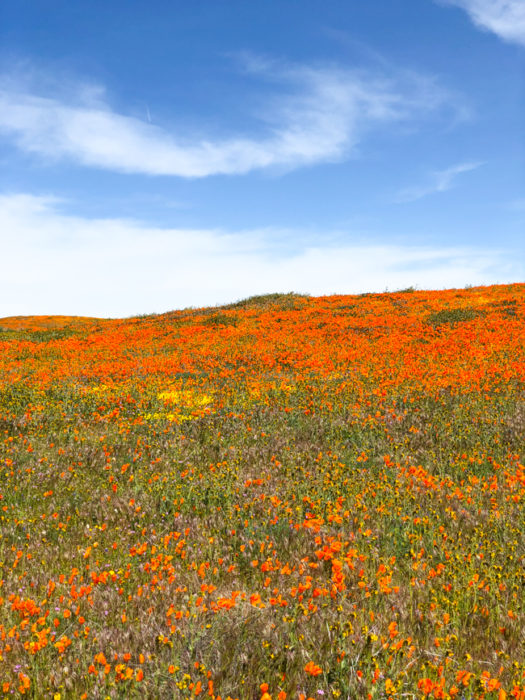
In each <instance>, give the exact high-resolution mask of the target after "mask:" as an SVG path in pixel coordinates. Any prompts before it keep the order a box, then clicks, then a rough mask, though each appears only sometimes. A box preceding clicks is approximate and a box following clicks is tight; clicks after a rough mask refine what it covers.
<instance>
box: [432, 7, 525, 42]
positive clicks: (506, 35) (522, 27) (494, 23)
mask: <svg viewBox="0 0 525 700" xmlns="http://www.w3.org/2000/svg"><path fill="white" fill-rule="evenodd" d="M445 2H446V3H447V4H449V5H456V6H457V7H461V8H462V9H463V10H465V11H466V12H468V14H469V15H470V18H471V20H472V21H473V22H474V24H476V25H477V26H478V27H481V28H482V29H485V30H488V31H490V32H493V33H494V34H497V35H498V36H499V37H500V38H501V39H503V40H505V41H510V42H514V43H517V44H521V45H522V46H525V2H524V0H445Z"/></svg>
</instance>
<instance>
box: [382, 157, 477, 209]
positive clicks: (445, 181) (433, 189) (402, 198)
mask: <svg viewBox="0 0 525 700" xmlns="http://www.w3.org/2000/svg"><path fill="white" fill-rule="evenodd" d="M480 165H483V163H479V162H478V163H459V164H458V165H453V166H452V167H450V168H446V169H445V170H436V171H434V172H433V173H431V177H430V182H429V183H428V184H425V185H421V186H416V187H407V188H406V189H403V190H401V191H400V192H398V194H397V196H396V197H395V200H394V201H396V202H398V203H400V202H414V201H416V200H417V199H422V198H423V197H426V196H427V195H429V194H436V193H437V192H446V191H447V190H449V189H451V187H452V186H453V183H454V180H455V178H456V177H457V176H458V175H461V174H462V173H468V172H470V171H471V170H475V169H476V168H479V167H480Z"/></svg>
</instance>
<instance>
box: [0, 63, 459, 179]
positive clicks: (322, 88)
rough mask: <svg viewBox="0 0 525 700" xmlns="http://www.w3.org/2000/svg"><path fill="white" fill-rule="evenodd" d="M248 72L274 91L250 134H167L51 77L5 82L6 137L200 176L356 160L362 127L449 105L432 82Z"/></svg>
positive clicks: (267, 67)
mask: <svg viewBox="0 0 525 700" xmlns="http://www.w3.org/2000/svg"><path fill="white" fill-rule="evenodd" d="M247 70H248V71H249V72H250V73H252V74H256V75H257V76H258V78H259V79H261V78H262V80H265V81H266V82H268V81H270V82H272V83H274V85H275V84H277V90H276V91H275V92H274V93H272V95H271V96H266V97H265V103H266V107H265V108H264V109H262V110H261V111H260V113H259V114H258V115H257V118H258V126H257V128H256V131H257V133H255V134H254V135H252V136H239V135H233V136H228V137H224V138H222V139H221V138H218V137H216V136H213V137H211V136H206V135H204V136H203V135H195V133H193V132H191V131H189V130H188V129H184V128H182V127H178V128H175V129H172V130H169V131H168V130H166V129H165V128H161V127H160V126H158V125H155V124H152V123H150V121H149V119H148V120H147V121H143V120H140V119H137V118H136V117H132V116H126V115H125V114H121V113H118V112H116V111H114V110H113V109H112V108H111V106H110V105H109V103H108V102H107V100H106V99H105V98H104V91H103V89H102V88H97V86H89V85H87V86H86V85H80V86H78V87H77V88H76V90H74V91H73V93H72V94H71V91H70V94H68V95H67V96H64V95H63V94H62V95H57V94H56V91H55V94H53V91H52V90H50V88H49V84H50V83H49V79H48V78H47V79H46V80H43V81H40V82H41V83H42V84H44V85H45V86H46V90H45V94H42V92H41V91H39V90H37V89H34V88H32V87H31V86H27V85H25V84H24V80H18V81H15V80H13V78H12V77H10V78H7V77H4V78H0V135H3V136H4V138H6V139H8V140H10V141H12V142H14V143H15V144H16V146H17V147H18V148H20V149H21V150H22V151H25V152H27V153H31V154H37V155H38V156H40V157H43V158H45V159H47V160H51V161H56V160H60V159H67V160H69V161H72V162H74V163H77V164H80V165H84V166H92V167H99V168H106V169H110V170H116V171H119V172H126V173H144V174H148V175H176V176H181V177H188V178H194V177H205V176H208V175H215V174H242V173H247V172H249V171H252V170H257V169H263V168H270V167H276V166H278V167H284V168H290V169H291V168H297V167H300V166H304V165H309V164H313V163H319V162H326V161H335V160H338V159H341V158H343V157H345V156H347V155H348V154H349V153H351V151H352V149H353V148H354V147H355V145H356V144H357V142H358V141H359V140H360V139H361V138H362V136H363V133H364V132H365V131H366V130H368V129H370V128H373V127H377V126H378V125H380V124H384V123H391V122H394V121H402V120H414V119H417V118H420V117H421V116H422V115H423V114H425V113H428V112H433V111H435V110H437V109H439V108H440V107H443V106H444V105H447V104H449V103H450V102H452V101H453V100H452V97H451V96H450V95H448V94H446V93H445V91H444V90H442V89H441V88H440V87H439V86H437V85H436V83H435V82H434V81H433V80H432V79H428V78H424V77H422V76H417V75H414V74H412V75H409V74H407V73H404V74H402V75H401V74H400V75H397V76H390V77H385V76H378V75H371V74H366V75H365V74H362V73H358V72H353V71H349V70H343V69H339V68H335V67H326V66H325V67H305V66H283V65H277V64H265V63H264V62H259V63H257V62H256V61H253V60H252V62H251V64H249V65H247ZM17 82H18V84H15V83H17Z"/></svg>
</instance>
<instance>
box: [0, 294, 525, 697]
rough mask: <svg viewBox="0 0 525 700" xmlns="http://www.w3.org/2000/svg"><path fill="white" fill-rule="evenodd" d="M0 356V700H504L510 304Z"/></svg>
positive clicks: (515, 306) (26, 349)
mask: <svg viewBox="0 0 525 700" xmlns="http://www.w3.org/2000/svg"><path fill="white" fill-rule="evenodd" d="M0 351H1V355H0V445H1V447H0V450H1V452H0V514H1V520H0V536H1V539H0V690H1V691H2V692H3V696H7V697H19V696H21V695H24V696H25V697H30V698H55V699H57V698H58V699H60V700H63V699H64V698H71V699H77V698H126V699H127V698H195V697H201V698H215V700H219V699H220V700H227V699H228V698H230V699H233V698H237V699H238V700H245V699H246V700H252V699H254V700H270V698H271V699H272V700H284V699H285V698H287V699H293V700H299V699H302V700H307V699H308V698H313V699H314V700H328V699H329V698H343V699H345V700H346V699H348V698H351V699H353V698H427V697H429V698H458V699H466V698H487V699H489V698H498V699H499V700H503V699H504V698H517V699H521V700H523V699H524V698H525V607H524V602H525V600H524V599H525V589H524V571H525V537H524V534H525V527H524V525H525V518H524V495H525V469H524V466H523V459H524V453H525V394H524V385H525V284H515V285H507V286H494V287H479V288H472V289H464V290H449V291H440V292H426V291H425V292H421V291H413V290H410V289H409V290H405V291H402V292H394V293H384V294H369V295H361V296H330V297H317V298H310V297H305V296H301V295H296V294H286V295H277V294H276V295H268V296H265V297H254V298H251V299H247V300H245V301H243V302H238V303H236V304H232V305H230V306H223V307H220V308H219V307H217V308H209V309H193V310H185V311H175V312H171V313H167V314H163V315H152V316H143V317H134V318H128V319H124V320H100V319H84V318H66V317H38V318H36V317H34V318H9V319H1V320H0Z"/></svg>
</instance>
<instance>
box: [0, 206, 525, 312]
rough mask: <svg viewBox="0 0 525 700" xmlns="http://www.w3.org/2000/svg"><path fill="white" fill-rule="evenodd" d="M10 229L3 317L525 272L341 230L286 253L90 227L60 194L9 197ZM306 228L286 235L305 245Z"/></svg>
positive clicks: (242, 241)
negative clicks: (352, 236) (362, 239)
mask: <svg viewBox="0 0 525 700" xmlns="http://www.w3.org/2000/svg"><path fill="white" fill-rule="evenodd" d="M0 232H1V233H0V245H1V249H2V257H3V259H4V260H5V261H8V264H5V265H4V269H3V271H2V275H1V277H0V317H2V316H9V315H31V314H68V315H69V314H70V315H75V314H78V315H93V316H129V315H132V314H137V313H145V312H153V311H157V312H161V311H167V310H169V309H175V308H183V307H187V306H203V305H213V304H218V303H225V302H229V301H234V300H236V299H239V298H243V297H246V296H249V295H252V294H261V293H265V292H275V291H281V292H288V291H296V292H305V293H310V294H314V295H322V294H332V293H339V294H344V293H357V292H363V291H383V290H384V289H385V288H387V287H388V288H389V289H399V288H404V287H408V286H410V285H415V286H417V287H419V288H427V289H428V288H444V287H463V286H464V285H465V284H474V285H476V284H489V283H494V282H510V281H515V280H516V279H523V277H524V276H525V275H524V272H525V270H524V267H523V265H522V264H521V263H520V262H519V257H517V256H515V255H514V256H513V255H512V253H511V252H505V251H502V250H494V249H479V248H474V247H447V248H433V247H429V246H408V245H406V246H402V245H386V244H385V245H377V244H370V245H366V244H362V243H360V244H357V245H352V244H349V243H341V241H342V240H343V239H344V236H343V235H342V234H341V232H339V233H338V235H337V236H333V237H332V239H331V240H332V243H331V244H329V245H326V246H324V247H323V246H321V245H309V244H306V245H303V246H302V247H296V248H295V249H294V250H293V251H290V246H288V250H287V251H285V252H283V248H282V247H279V246H276V245H275V243H274V240H275V236H276V233H278V232H277V231H275V230H268V231H265V230H253V231H249V230H248V231H241V232H235V233H228V232H224V231H220V230H184V229H163V228H158V227H151V226H148V225H147V224H146V223H141V222H139V221H126V220H123V219H116V218H115V219H92V220H90V219H85V218H81V217H77V216H72V215H69V214H66V213H63V212H62V211H61V205H60V202H59V201H58V200H57V199H54V198H49V197H48V198H46V197H36V196H31V195H25V194H11V195H3V196H0ZM297 233H298V232H297V231H295V232H291V231H281V232H280V234H281V236H282V237H284V236H286V237H288V238H294V239H295V240H297V238H298V236H297ZM348 233H351V232H347V234H346V238H347V239H348ZM324 235H326V234H324ZM320 239H321V237H320V236H319V237H318V240H320ZM335 240H338V241H339V242H337V243H334V242H333V241H335Z"/></svg>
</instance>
